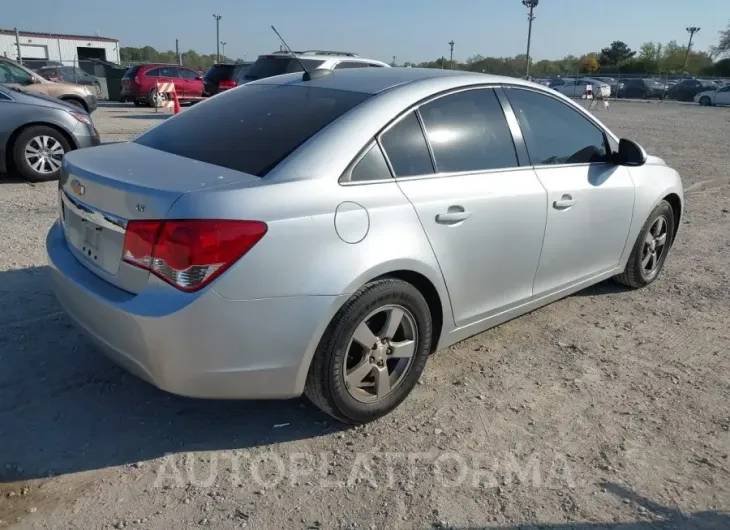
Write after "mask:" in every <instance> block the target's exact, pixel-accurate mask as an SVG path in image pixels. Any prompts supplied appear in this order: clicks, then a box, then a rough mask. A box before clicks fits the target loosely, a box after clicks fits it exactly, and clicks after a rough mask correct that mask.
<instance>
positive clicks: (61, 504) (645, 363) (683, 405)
mask: <svg viewBox="0 0 730 530" xmlns="http://www.w3.org/2000/svg"><path fill="white" fill-rule="evenodd" d="M596 112H597V114H598V115H599V117H600V118H601V119H603V120H604V121H605V122H606V123H607V124H608V125H609V126H610V127H612V128H613V129H614V130H615V131H616V132H617V133H618V134H620V135H622V136H627V137H632V138H634V139H636V140H638V141H639V142H640V143H642V144H643V145H644V146H645V147H646V149H647V150H648V151H649V152H651V153H652V154H657V155H659V156H662V157H664V158H665V159H666V160H667V162H668V163H669V164H670V165H672V166H673V167H675V168H676V169H678V170H679V172H680V173H681V174H682V176H683V178H684V186H685V193H686V205H687V212H686V216H685V218H684V221H683V223H682V226H681V229H680V234H679V237H678V240H677V242H676V245H675V248H674V249H673V251H672V253H671V254H670V257H669V260H668V262H667V266H666V269H665V271H664V273H663V275H662V276H661V277H660V278H659V280H658V281H657V282H655V283H654V284H653V285H651V286H650V287H649V288H647V289H644V290H641V291H626V290H624V289H623V288H621V287H619V286H618V285H617V284H615V283H613V282H605V283H602V284H600V285H598V286H595V287H593V288H591V289H588V290H586V291H583V292H581V293H578V294H577V295H574V296H571V297H569V298H567V299H565V300H562V301H560V302H557V303H554V304H552V305H550V306H548V307H545V308H543V309H541V310H538V311H535V312H533V313H531V314H529V315H527V316H524V317H521V318H519V319H517V320H513V321H511V322H509V323H507V324H504V325H502V326H500V327H498V328H496V329H493V330H491V331H488V332H486V333H483V334H481V335H479V336H476V337H473V338H471V339H469V340H467V341H464V342H462V343H460V344H458V345H456V346H454V347H451V348H449V349H448V350H444V351H440V352H438V353H437V354H436V355H435V356H434V357H433V358H432V359H431V360H430V362H429V365H428V366H427V368H426V372H425V374H424V378H423V381H422V384H421V385H419V386H418V387H417V388H416V390H415V391H414V393H413V395H412V396H411V397H410V398H409V399H408V400H407V401H406V402H405V403H404V404H403V405H402V406H401V407H400V408H399V409H398V410H396V411H395V412H394V413H393V414H391V415H390V416H388V417H387V418H385V419H383V420H381V421H378V422H376V423H373V424H370V425H368V426H366V427H363V428H355V429H349V428H343V427H342V426H340V425H338V424H335V423H333V422H332V421H331V420H330V419H329V418H328V417H325V416H324V415H322V414H320V413H319V412H318V411H316V410H315V409H314V408H313V407H312V406H310V405H309V404H308V403H307V402H306V401H305V400H303V399H302V400H295V401H288V402H211V401H196V400H191V399H184V398H179V397H175V396H171V395H168V394H165V393H163V392H161V391H158V390H156V389H155V388H153V387H151V386H150V385H148V384H146V383H144V382H142V381H140V380H137V379H136V378H135V377H133V376H131V375H128V374H127V373H125V372H124V371H122V370H121V369H119V368H117V367H116V366H114V365H113V364H112V363H111V362H109V361H107V360H106V359H105V358H103V357H102V356H100V355H99V354H97V353H96V352H94V351H93V349H92V348H91V347H90V346H89V344H88V343H87V342H86V340H84V338H83V337H82V336H81V335H80V334H79V332H78V331H76V330H75V329H74V328H73V327H72V326H71V324H70V322H69V321H68V319H67V318H66V317H65V316H64V315H63V313H62V312H61V310H60V308H59V306H58V305H57V303H56V301H55V299H54V297H53V294H52V292H51V289H50V286H49V282H48V275H47V270H46V267H45V254H44V238H45V234H46V231H47V230H48V228H49V227H50V225H51V224H52V223H53V221H54V219H55V218H56V184H55V183H48V184H43V185H37V186H31V185H28V184H25V183H21V182H18V181H14V180H12V179H7V180H6V181H4V182H2V183H0V218H1V220H0V367H1V368H0V520H2V522H0V527H13V528H63V529H67V528H79V529H91V528H176V529H177V528H181V529H182V528H198V527H211V528H243V527H248V528H377V529H381V528H403V529H422V528H432V527H441V528H459V529H466V528H484V527H488V528H492V527H494V528H500V529H517V528H521V529H527V528H533V529H534V528H547V529H551V530H569V529H570V530H573V529H578V528H586V529H592V530H597V529H611V530H639V529H649V528H652V529H656V528H660V529H665V528H666V529H668V528H682V529H686V528H694V529H698V530H715V529H718V530H719V529H721V528H722V529H727V528H730V459H729V458H728V453H730V355H729V353H730V351H729V350H730V348H729V345H730V175H729V173H728V168H729V167H730V151H729V150H728V131H730V109H718V108H700V107H695V106H687V105H676V104H646V103H644V104H641V103H614V104H613V105H612V106H611V108H610V110H609V111H608V112H604V111H603V110H599V111H596ZM94 119H95V121H96V122H97V124H98V127H99V129H100V131H101V133H102V136H103V138H104V139H105V140H107V141H118V140H123V139H126V138H129V137H131V136H132V135H134V134H136V133H138V132H141V131H142V130H144V129H146V128H147V127H149V126H151V125H152V124H154V123H156V122H157V121H158V120H159V119H162V117H161V116H157V117H156V116H154V114H153V113H152V112H150V111H149V110H140V109H131V108H122V107H120V106H111V107H105V108H102V109H100V110H99V111H97V112H96V113H95V114H94Z"/></svg>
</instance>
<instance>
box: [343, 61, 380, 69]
mask: <svg viewBox="0 0 730 530" xmlns="http://www.w3.org/2000/svg"><path fill="white" fill-rule="evenodd" d="M370 66H378V65H374V64H370V63H363V62H358V61H342V62H341V63H337V66H335V70H343V69H345V68H367V67H370Z"/></svg>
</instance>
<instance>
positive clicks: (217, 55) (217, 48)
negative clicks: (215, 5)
mask: <svg viewBox="0 0 730 530" xmlns="http://www.w3.org/2000/svg"><path fill="white" fill-rule="evenodd" d="M213 18H214V19H215V62H217V63H219V62H221V49H220V43H221V32H220V22H221V18H223V16H222V15H216V14H215V13H213Z"/></svg>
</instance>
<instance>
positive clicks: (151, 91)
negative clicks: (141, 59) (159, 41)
mask: <svg viewBox="0 0 730 530" xmlns="http://www.w3.org/2000/svg"><path fill="white" fill-rule="evenodd" d="M157 83H175V92H176V93H177V97H178V100H180V102H192V101H197V100H199V99H201V98H202V97H203V76H202V75H200V74H199V73H198V72H196V71H194V70H191V69H189V68H185V67H184V66H178V65H176V64H140V65H136V66H132V67H130V68H128V69H127V71H126V72H125V73H124V77H122V95H121V98H120V101H123V102H124V101H132V102H134V104H135V105H137V106H141V105H150V106H159V103H160V102H161V101H162V100H164V97H163V96H162V95H161V94H158V93H157Z"/></svg>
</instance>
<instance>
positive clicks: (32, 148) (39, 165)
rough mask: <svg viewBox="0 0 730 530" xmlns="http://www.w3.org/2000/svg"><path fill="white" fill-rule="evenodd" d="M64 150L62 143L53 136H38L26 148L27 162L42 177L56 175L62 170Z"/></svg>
mask: <svg viewBox="0 0 730 530" xmlns="http://www.w3.org/2000/svg"><path fill="white" fill-rule="evenodd" d="M63 155H64V150H63V146H62V145H61V143H60V142H59V141H58V140H56V139H55V138H53V137H52V136H36V137H34V138H31V140H30V141H29V142H28V143H27V144H26V146H25V160H26V162H28V165H29V166H30V167H31V168H32V169H33V171H36V172H37V173H40V174H41V175H49V174H51V173H55V172H56V171H58V170H59V169H60V168H61V160H62V159H63Z"/></svg>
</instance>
